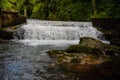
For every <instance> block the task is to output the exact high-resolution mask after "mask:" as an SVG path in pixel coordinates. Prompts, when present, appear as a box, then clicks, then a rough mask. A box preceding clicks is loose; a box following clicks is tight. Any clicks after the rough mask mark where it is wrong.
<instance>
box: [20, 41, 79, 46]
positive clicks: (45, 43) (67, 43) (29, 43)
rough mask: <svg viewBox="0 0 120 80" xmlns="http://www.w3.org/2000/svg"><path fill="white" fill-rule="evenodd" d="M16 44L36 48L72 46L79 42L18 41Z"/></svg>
mask: <svg viewBox="0 0 120 80" xmlns="http://www.w3.org/2000/svg"><path fill="white" fill-rule="evenodd" d="M18 42H20V43H23V44H25V45H30V46H37V45H59V46H64V45H74V44H78V43H79V40H18Z"/></svg>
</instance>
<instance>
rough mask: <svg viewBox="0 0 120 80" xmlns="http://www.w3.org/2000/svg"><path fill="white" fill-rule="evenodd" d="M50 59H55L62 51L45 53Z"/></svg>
mask: <svg viewBox="0 0 120 80" xmlns="http://www.w3.org/2000/svg"><path fill="white" fill-rule="evenodd" d="M47 53H48V55H49V56H50V57H53V58H56V57H57V56H58V55H59V54H62V53H63V51H60V50H51V51H48V52H47Z"/></svg>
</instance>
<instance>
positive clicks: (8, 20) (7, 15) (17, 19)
mask: <svg viewBox="0 0 120 80" xmlns="http://www.w3.org/2000/svg"><path fill="white" fill-rule="evenodd" d="M1 13H2V14H1V16H0V18H1V23H0V24H1V28H5V27H10V26H15V25H18V24H22V23H26V16H21V15H18V12H12V11H6V10H2V12H1Z"/></svg>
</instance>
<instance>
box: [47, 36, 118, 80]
mask: <svg viewBox="0 0 120 80" xmlns="http://www.w3.org/2000/svg"><path fill="white" fill-rule="evenodd" d="M119 49H120V48H119V47H117V46H113V45H110V44H105V43H102V42H101V41H98V40H95V39H92V38H88V37H85V38H81V39H80V43H79V45H73V46H70V47H69V48H67V49H66V50H63V51H61V50H52V51H48V54H49V56H50V57H53V58H55V59H56V63H55V65H60V66H62V68H63V71H65V72H66V73H68V74H69V73H74V74H75V76H76V79H77V77H78V80H79V79H80V80H106V79H108V80H114V79H116V80H119V79H120V77H119V76H120V73H119V71H120V70H119V67H120V62H119V60H120V56H119ZM116 53H117V54H116ZM75 76H74V77H75ZM65 80H67V79H65ZM73 80H74V79H73Z"/></svg>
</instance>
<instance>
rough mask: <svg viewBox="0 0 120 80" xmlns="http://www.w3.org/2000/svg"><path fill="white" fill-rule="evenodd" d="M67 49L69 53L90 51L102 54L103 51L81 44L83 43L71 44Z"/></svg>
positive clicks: (90, 52)
mask: <svg viewBox="0 0 120 80" xmlns="http://www.w3.org/2000/svg"><path fill="white" fill-rule="evenodd" d="M65 51H66V52H68V53H88V54H94V55H102V54H101V51H100V50H98V49H96V48H91V47H87V46H81V45H73V46H70V47H69V48H67V49H66V50H65Z"/></svg>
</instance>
